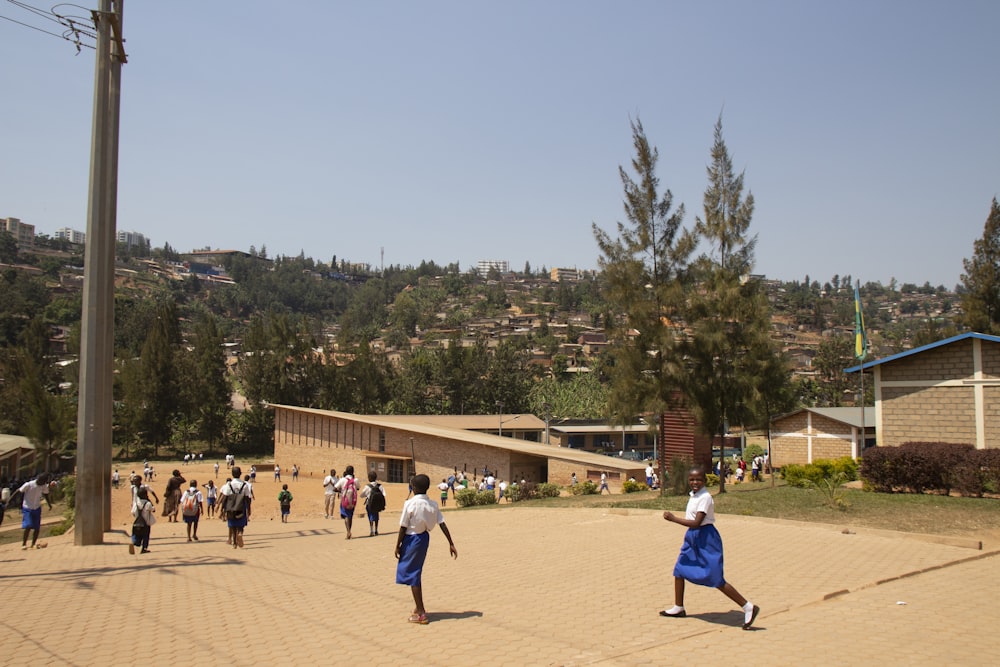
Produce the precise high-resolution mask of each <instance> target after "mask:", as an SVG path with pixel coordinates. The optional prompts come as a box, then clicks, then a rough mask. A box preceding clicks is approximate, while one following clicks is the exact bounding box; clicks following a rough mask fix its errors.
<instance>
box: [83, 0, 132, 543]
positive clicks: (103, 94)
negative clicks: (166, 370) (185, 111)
mask: <svg viewBox="0 0 1000 667" xmlns="http://www.w3.org/2000/svg"><path fill="white" fill-rule="evenodd" d="M123 3H124V0H100V5H99V9H98V10H97V11H95V12H93V17H94V24H95V25H96V26H97V48H96V52H97V60H96V65H95V70H94V118H93V125H92V136H91V148H90V196H89V201H88V205H87V245H86V249H85V254H84V271H83V316H82V322H81V337H80V398H79V404H78V417H77V479H76V527H75V531H74V538H73V542H74V544H76V545H77V546H89V545H95V544H102V543H103V541H104V532H105V531H106V530H110V528H111V485H110V477H111V413H112V382H113V379H112V370H113V362H114V335H113V329H114V312H115V309H114V277H115V273H114V269H115V265H114V262H115V227H116V219H115V215H116V210H117V206H118V125H119V109H120V94H121V66H122V63H124V62H125V61H126V58H125V48H124V47H125V43H124V42H125V40H124V38H123V36H122V5H123Z"/></svg>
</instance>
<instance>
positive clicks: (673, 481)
mask: <svg viewBox="0 0 1000 667" xmlns="http://www.w3.org/2000/svg"><path fill="white" fill-rule="evenodd" d="M693 465H694V463H693V462H692V461H691V459H685V458H681V457H679V456H675V457H674V458H673V459H672V460H671V461H670V475H669V476H668V477H667V479H666V481H664V483H663V484H664V486H669V488H670V493H672V494H673V495H675V496H682V495H684V494H685V493H687V492H688V479H687V474H688V470H690V469H691V467H692V466H693Z"/></svg>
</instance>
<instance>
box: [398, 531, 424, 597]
mask: <svg viewBox="0 0 1000 667" xmlns="http://www.w3.org/2000/svg"><path fill="white" fill-rule="evenodd" d="M430 543H431V534H430V533H420V534H419V535H404V536H403V545H402V548H401V549H400V550H399V564H398V565H396V583H397V584H403V585H404V586H419V585H420V575H421V574H422V573H423V571H424V560H425V559H426V558H427V545H428V544H430Z"/></svg>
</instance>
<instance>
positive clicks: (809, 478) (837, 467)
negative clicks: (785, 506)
mask: <svg viewBox="0 0 1000 667" xmlns="http://www.w3.org/2000/svg"><path fill="white" fill-rule="evenodd" d="M781 478H782V479H784V480H785V481H786V482H788V485H789V486H797V487H800V488H806V487H812V486H817V485H820V484H823V483H824V482H829V481H833V480H836V479H841V480H842V481H841V483H843V482H853V481H854V480H856V479H857V478H858V464H857V463H856V462H855V461H854V459H852V458H851V457H850V456H844V457H841V458H839V459H816V460H815V461H813V462H812V463H809V464H807V465H799V464H797V463H790V464H788V465H786V466H784V467H782V468H781Z"/></svg>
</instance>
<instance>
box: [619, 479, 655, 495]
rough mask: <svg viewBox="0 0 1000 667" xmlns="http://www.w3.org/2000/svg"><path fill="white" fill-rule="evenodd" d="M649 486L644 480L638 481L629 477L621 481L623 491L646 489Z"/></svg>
mask: <svg viewBox="0 0 1000 667" xmlns="http://www.w3.org/2000/svg"><path fill="white" fill-rule="evenodd" d="M648 490H649V487H648V486H646V483H645V482H638V481H634V480H631V479H627V480H625V481H624V482H622V491H624V492H625V493H635V492H636V491H648Z"/></svg>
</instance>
